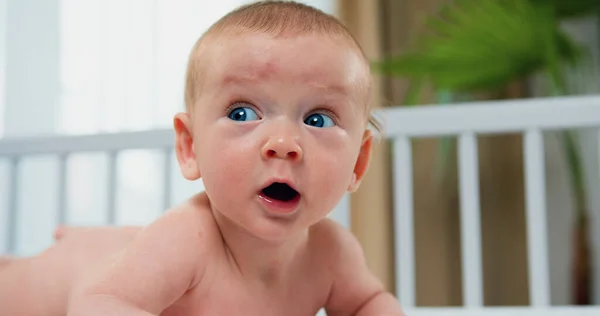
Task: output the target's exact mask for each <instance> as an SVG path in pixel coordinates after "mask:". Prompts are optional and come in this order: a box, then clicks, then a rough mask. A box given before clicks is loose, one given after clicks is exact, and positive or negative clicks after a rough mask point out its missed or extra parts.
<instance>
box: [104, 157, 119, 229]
mask: <svg viewBox="0 0 600 316" xmlns="http://www.w3.org/2000/svg"><path fill="white" fill-rule="evenodd" d="M117 154H118V153H117V152H116V151H110V152H108V181H107V185H108V188H107V192H108V205H107V208H108V209H107V216H106V221H107V224H108V225H115V224H116V223H117V182H118V181H117Z"/></svg>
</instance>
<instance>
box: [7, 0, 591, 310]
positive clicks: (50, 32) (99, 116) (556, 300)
mask: <svg viewBox="0 0 600 316" xmlns="http://www.w3.org/2000/svg"><path fill="white" fill-rule="evenodd" d="M248 2H251V1H245V0H219V1H208V0H207V1H204V0H171V1H167V0H119V1H117V0H0V137H23V136H39V135H55V134H69V135H73V134H95V133H106V132H123V131H141V130H151V129H161V128H170V127H171V122H172V117H173V114H174V113H176V112H177V111H181V110H182V109H183V82H184V72H185V67H186V61H187V56H188V53H189V51H190V49H191V47H192V45H193V43H194V42H195V41H196V39H197V38H198V37H199V36H200V35H201V34H202V33H203V32H204V31H205V30H206V29H207V28H208V27H209V26H210V24H212V23H213V22H214V21H216V20H217V19H218V18H220V17H221V16H222V15H223V14H225V13H226V12H228V11H230V10H231V9H233V8H235V7H237V6H239V5H241V4H244V3H248ZM300 2H304V3H308V4H311V5H314V6H316V7H317V8H320V9H322V10H323V11H325V12H328V13H331V14H333V15H335V16H337V17H338V18H340V19H341V20H342V22H344V23H345V24H346V25H347V26H348V28H349V29H350V30H351V32H353V34H354V35H355V36H356V37H357V39H358V40H359V42H361V44H362V45H363V48H364V50H365V52H366V54H367V56H368V57H369V58H370V59H371V60H372V61H373V62H374V72H373V76H374V79H375V88H376V89H375V93H374V102H375V104H376V106H377V107H379V108H385V107H390V106H413V105H425V104H426V106H444V105H445V104H448V103H452V102H464V101H474V100H499V99H519V98H534V97H546V96H553V95H593V94H598V93H599V92H600V86H599V83H600V81H599V80H598V74H599V71H600V68H599V62H598V61H599V58H600V24H599V20H598V8H599V7H600V1H575V0H572V1H556V2H550V1H542V0H507V1H504V2H503V4H499V3H500V2H499V1H493V0H476V1H473V0H471V1H468V0H460V1H447V0H313V1H300ZM550 3H558V4H556V5H551V4H550ZM380 62H382V63H380ZM598 143H599V139H598V132H597V131H596V130H578V131H571V133H568V134H566V133H559V132H552V133H550V132H548V133H546V134H545V159H546V167H545V168H546V190H547V206H548V223H547V225H548V233H549V245H550V248H549V260H550V269H551V271H550V272H551V297H552V303H553V304H555V305H567V304H591V303H595V304H599V303H600V251H599V250H600V232H599V231H598V228H600V194H599V193H600V177H599V176H598V175H599V174H600V170H599V164H598V161H599V157H598V154H599V151H600V149H599V148H598ZM478 145H479V164H480V165H479V173H480V179H479V180H480V183H479V184H480V194H481V220H482V252H483V273H484V275H483V276H484V290H485V291H484V292H485V293H484V301H485V304H486V305H527V304H528V302H529V297H528V290H527V286H528V284H527V280H528V279H527V275H528V271H527V264H526V254H527V244H526V230H525V228H526V222H525V204H524V203H525V201H524V184H523V163H522V162H523V152H522V136H521V135H520V134H515V135H500V136H484V137H479V139H478ZM389 147H390V146H389V144H388V143H387V142H382V143H381V144H380V145H378V147H377V148H376V151H375V158H374V161H373V163H372V166H371V169H370V171H369V173H368V175H367V179H365V181H364V183H363V185H362V187H361V189H360V190H359V191H358V192H356V193H355V194H353V195H352V196H350V197H349V200H348V201H343V202H342V203H349V205H350V208H351V213H350V218H349V225H350V229H351V230H352V231H353V232H354V234H355V235H356V236H357V237H358V238H359V240H360V241H361V243H362V244H363V247H364V249H365V254H366V256H367V262H368V264H369V266H370V267H371V269H372V270H373V271H374V272H375V273H376V274H377V276H378V277H380V279H381V280H382V281H383V282H384V283H385V284H386V287H388V289H390V290H393V289H394V286H395V285H394V268H393V267H394V264H395V263H394V257H393V247H394V245H393V237H392V233H393V228H392V223H393V220H392V219H393V215H392V208H393V205H392V193H391V191H392V189H391V172H392V169H391V165H390V157H389V155H390V150H389ZM413 153H414V158H413V161H414V162H415V163H414V188H415V196H414V199H415V232H416V236H415V238H416V269H417V271H416V272H417V275H416V282H417V303H418V305H420V306H457V305H461V304H462V297H461V287H462V285H461V268H460V267H461V262H460V260H461V259H460V255H458V254H459V253H460V222H459V217H458V212H459V202H460V201H459V194H458V180H457V170H456V161H457V158H456V150H455V148H454V142H453V140H452V139H419V140H418V141H414V142H413ZM163 159H164V157H163V156H162V155H160V154H158V153H153V152H148V151H130V152H125V153H123V154H122V155H121V156H120V157H119V164H118V168H119V172H118V175H119V178H118V181H117V183H118V188H117V191H118V193H117V201H116V204H117V205H116V208H117V210H118V211H117V213H116V214H117V218H116V221H117V224H119V225H131V224H145V223H148V222H149V221H151V220H152V219H153V218H155V217H156V216H157V215H158V214H160V213H161V212H162V211H163V210H162V209H161V206H162V204H161V202H160V196H159V194H157V192H161V190H162V185H163V184H162V183H161V179H162V178H161V176H162V173H160V172H156V171H155V170H157V168H158V166H161V164H162V163H163ZM105 160H106V157H104V156H103V155H96V154H77V155H74V156H73V157H70V159H69V165H68V173H67V174H68V181H67V183H68V188H67V190H69V192H70V195H69V198H68V201H66V202H67V203H66V204H67V210H66V211H67V214H68V218H69V224H77V225H100V224H102V223H103V222H104V221H105V218H104V216H106V214H105V213H104V209H105V208H106V203H107V202H106V201H105V200H106V199H105V198H104V197H105V196H106V186H105V185H102V183H104V182H105V181H106V177H107V172H106V167H105ZM55 164H56V161H55V160H52V159H47V158H45V157H35V158H30V159H25V160H24V161H23V162H22V165H21V169H20V175H19V181H18V183H19V187H18V195H19V196H18V197H17V199H18V216H17V219H16V222H15V225H16V226H17V227H16V232H17V234H18V240H19V242H18V245H17V249H16V250H15V252H16V254H18V255H31V254H35V253H38V252H39V251H41V250H42V249H44V248H46V247H47V246H49V245H50V244H51V243H52V240H51V233H52V230H53V229H54V227H55V224H56V223H55V220H56V216H55V214H56V212H57V210H56V207H55V205H57V203H56V201H55V200H56V185H55V180H56V177H57V171H56V168H53V167H52V166H53V165H55ZM8 166H9V165H8V163H7V162H6V161H2V160H0V223H8V221H7V219H6V218H7V214H8V211H7V210H6V208H7V203H4V201H7V200H8V194H9V193H8V192H9V188H8V186H9V185H8V179H7V178H8V177H5V176H4V175H7V174H8V173H9V172H8ZM172 167H173V170H174V177H177V179H176V180H175V181H174V182H173V192H174V193H173V194H174V196H173V197H172V199H173V201H175V202H178V201H181V200H183V199H185V198H187V197H189V196H190V195H191V194H193V193H195V192H198V191H200V190H202V183H201V182H195V183H189V182H185V181H179V180H180V179H179V178H180V176H179V174H178V171H177V168H176V166H175V165H173V166H172ZM3 229H4V230H6V227H4V228H3V227H2V225H0V245H3V244H4V242H3V238H6V237H5V236H4V235H5V234H3V233H2V231H3ZM580 236H583V237H580ZM582 249H583V250H582ZM0 250H1V249H0ZM0 253H2V251H0ZM581 263H584V265H583V266H586V265H585V264H587V265H588V266H589V269H575V267H577V266H580V264H581ZM576 278H579V279H582V280H584V281H582V282H581V283H578V284H583V285H581V286H580V287H579V288H580V289H579V290H575V289H574V288H575V287H576V286H573V284H574V282H573V281H574V280H575V279H576ZM586 284H589V286H586ZM582 288H583V290H581V289H582Z"/></svg>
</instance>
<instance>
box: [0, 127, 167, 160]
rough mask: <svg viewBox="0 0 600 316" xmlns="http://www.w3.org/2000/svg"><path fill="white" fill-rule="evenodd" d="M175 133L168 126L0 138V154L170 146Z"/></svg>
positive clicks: (57, 152)
mask: <svg viewBox="0 0 600 316" xmlns="http://www.w3.org/2000/svg"><path fill="white" fill-rule="evenodd" d="M174 137H175V134H174V132H173V130H170V129H157V130H150V131H139V132H120V133H106V134H92V135H48V136H39V137H23V138H18V137H15V138H4V139H0V157H2V156H8V157H11V156H24V155H43V154H68V153H73V152H77V153H79V152H111V151H120V150H129V149H159V148H167V147H172V146H173V145H174V140H175V138H174Z"/></svg>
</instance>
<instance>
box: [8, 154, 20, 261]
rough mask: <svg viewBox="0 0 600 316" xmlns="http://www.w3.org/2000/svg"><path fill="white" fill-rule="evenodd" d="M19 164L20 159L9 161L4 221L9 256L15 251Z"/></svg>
mask: <svg viewBox="0 0 600 316" xmlns="http://www.w3.org/2000/svg"><path fill="white" fill-rule="evenodd" d="M19 163H20V159H18V158H13V159H11V160H10V171H9V172H10V180H9V182H8V183H9V188H10V193H9V195H8V220H7V221H6V222H7V223H6V236H7V238H6V247H5V249H6V251H7V252H8V253H9V254H13V253H15V251H16V250H17V207H18V205H17V197H18V193H17V188H18V187H19V183H18V181H19Z"/></svg>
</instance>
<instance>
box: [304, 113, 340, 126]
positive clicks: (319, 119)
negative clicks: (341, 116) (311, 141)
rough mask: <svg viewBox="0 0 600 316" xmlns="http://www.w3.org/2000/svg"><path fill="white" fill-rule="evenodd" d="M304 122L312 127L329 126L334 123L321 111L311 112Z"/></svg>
mask: <svg viewBox="0 0 600 316" xmlns="http://www.w3.org/2000/svg"><path fill="white" fill-rule="evenodd" d="M304 124H306V125H308V126H314V127H331V126H334V125H335V123H334V122H333V119H331V118H330V117H329V116H327V115H325V114H322V113H315V114H311V115H310V116H309V117H307V118H306V119H305V120H304Z"/></svg>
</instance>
